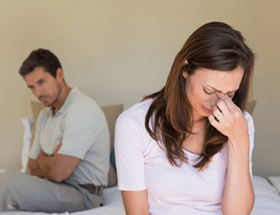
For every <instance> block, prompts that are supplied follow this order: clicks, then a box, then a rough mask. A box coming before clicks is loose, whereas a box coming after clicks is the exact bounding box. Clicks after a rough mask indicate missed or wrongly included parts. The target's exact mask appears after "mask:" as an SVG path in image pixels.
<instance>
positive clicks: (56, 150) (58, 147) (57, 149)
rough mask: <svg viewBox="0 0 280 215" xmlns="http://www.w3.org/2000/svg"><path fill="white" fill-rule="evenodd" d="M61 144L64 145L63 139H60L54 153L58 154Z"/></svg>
mask: <svg viewBox="0 0 280 215" xmlns="http://www.w3.org/2000/svg"><path fill="white" fill-rule="evenodd" d="M61 146H62V139H61V140H60V142H59V144H58V145H57V146H56V148H55V152H54V154H56V153H57V152H58V151H59V149H60V148H61Z"/></svg>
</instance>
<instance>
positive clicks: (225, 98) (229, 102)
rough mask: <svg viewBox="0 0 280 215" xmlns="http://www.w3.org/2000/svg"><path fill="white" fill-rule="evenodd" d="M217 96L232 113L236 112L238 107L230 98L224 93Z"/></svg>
mask: <svg viewBox="0 0 280 215" xmlns="http://www.w3.org/2000/svg"><path fill="white" fill-rule="evenodd" d="M217 96H218V97H219V98H220V99H221V100H223V101H224V103H225V105H226V106H227V107H228V109H229V110H230V111H234V110H235V109H236V107H237V106H236V105H235V104H234V102H233V101H232V100H231V98H230V97H228V96H227V95H225V94H223V93H217Z"/></svg>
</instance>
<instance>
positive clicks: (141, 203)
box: [122, 190, 149, 215]
mask: <svg viewBox="0 0 280 215" xmlns="http://www.w3.org/2000/svg"><path fill="white" fill-rule="evenodd" d="M122 199H123V204H124V208H125V213H126V215H149V209H148V196H147V190H141V191H122Z"/></svg>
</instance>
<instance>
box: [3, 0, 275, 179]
mask: <svg viewBox="0 0 280 215" xmlns="http://www.w3.org/2000/svg"><path fill="white" fill-rule="evenodd" d="M279 8H280V2H279V1H277V0H275V1H271V0H267V1H261V0H259V1H257V0H255V1H249V0H248V1H224V0H216V1H214V0H213V1H206V0H203V1H202V0H196V1H193V0H172V1H171V0H170V1H167V0H164V1H162V0H145V1H143V0H127V1H124V0H118V1H115V0H107V1H106V0H79V1H76V0H60V1H59V0H51V1H37V0H25V1H21V0H11V1H1V2H0V26H1V33H0V71H1V79H0V98H1V103H0V107H1V112H0V118H1V123H0V168H13V169H19V168H20V152H21V147H22V133H23V126H22V125H21V123H20V118H22V117H26V116H31V111H30V101H31V100H36V98H34V96H33V95H32V94H31V92H29V90H28V89H27V88H26V85H25V82H24V81H23V80H22V78H21V77H20V76H19V75H18V69H19V66H20V65H21V63H22V61H23V60H24V59H25V58H26V57H27V55H28V54H29V53H30V51H31V50H34V49H37V48H39V47H43V48H48V49H50V50H52V51H53V52H54V53H55V54H57V56H58V57H59V59H60V60H61V62H62V66H63V68H64V71H65V76H66V81H67V82H68V84H69V85H70V86H77V87H78V88H80V89H81V90H82V91H83V92H85V93H86V94H88V95H90V96H91V97H93V98H94V99H95V100H96V101H97V102H98V103H99V104H100V105H108V104H117V103H124V104H125V109H127V108H128V107H130V106H131V105H133V104H134V103H136V102H138V101H140V100H141V98H142V97H143V96H144V95H146V94H149V93H152V92H154V91H156V90H159V89H160V88H161V87H162V86H163V85H164V83H165V81H166V78H167V74H168V72H169V69H170V66H171V64H172V61H173V59H174V57H175V54H176V53H177V52H178V51H179V49H180V48H181V46H182V45H183V43H184V41H185V40H186V39H187V37H188V36H189V35H190V34H191V33H192V32H193V31H194V30H195V29H196V28H198V27H199V26H201V25H202V24H204V23H206V22H209V21H216V20H217V21H224V22H227V23H229V24H230V25H232V26H233V27H235V28H236V29H238V30H240V31H241V32H242V33H243V34H244V36H245V37H246V38H248V44H249V45H250V46H251V47H252V48H253V50H254V52H256V53H257V54H258V57H257V62H256V68H255V75H254V78H253V81H254V85H253V91H254V94H253V98H254V99H256V100H257V101H258V103H257V106H256V109H255V113H254V115H253V117H254V119H255V127H256V135H255V151H254V157H253V165H254V174H258V175H264V176H267V175H280V168H279V163H280V159H279V153H280V136H279V135H280V129H279V128H280V111H279V107H280V96H279V92H280V90H279V86H280V84H279V80H280V71H279V68H280V65H279V64H280V60H279V50H280V42H279V39H280V15H279V11H278V9H279Z"/></svg>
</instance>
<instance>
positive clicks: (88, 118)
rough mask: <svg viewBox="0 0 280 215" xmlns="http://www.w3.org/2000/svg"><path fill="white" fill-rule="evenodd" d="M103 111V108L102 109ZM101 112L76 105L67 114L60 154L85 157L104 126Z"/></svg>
mask: <svg viewBox="0 0 280 215" xmlns="http://www.w3.org/2000/svg"><path fill="white" fill-rule="evenodd" d="M100 112H101V110H100ZM100 114H101V113H98V110H96V111H94V110H92V109H90V108H86V107H83V106H75V107H74V108H72V109H71V110H70V111H69V112H68V113H67V114H66V116H65V119H64V124H63V127H64V128H63V137H62V146H61V148H60V150H59V151H58V153H59V154H64V155H69V156H72V157H77V158H80V159H84V157H85V155H86V153H87V152H88V150H89V149H90V148H91V147H92V145H93V143H94V142H95V141H96V140H97V139H98V138H101V137H99V134H100V130H101V129H103V128H104V126H106V125H103V124H102V122H103V121H101V120H99V117H100Z"/></svg>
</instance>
